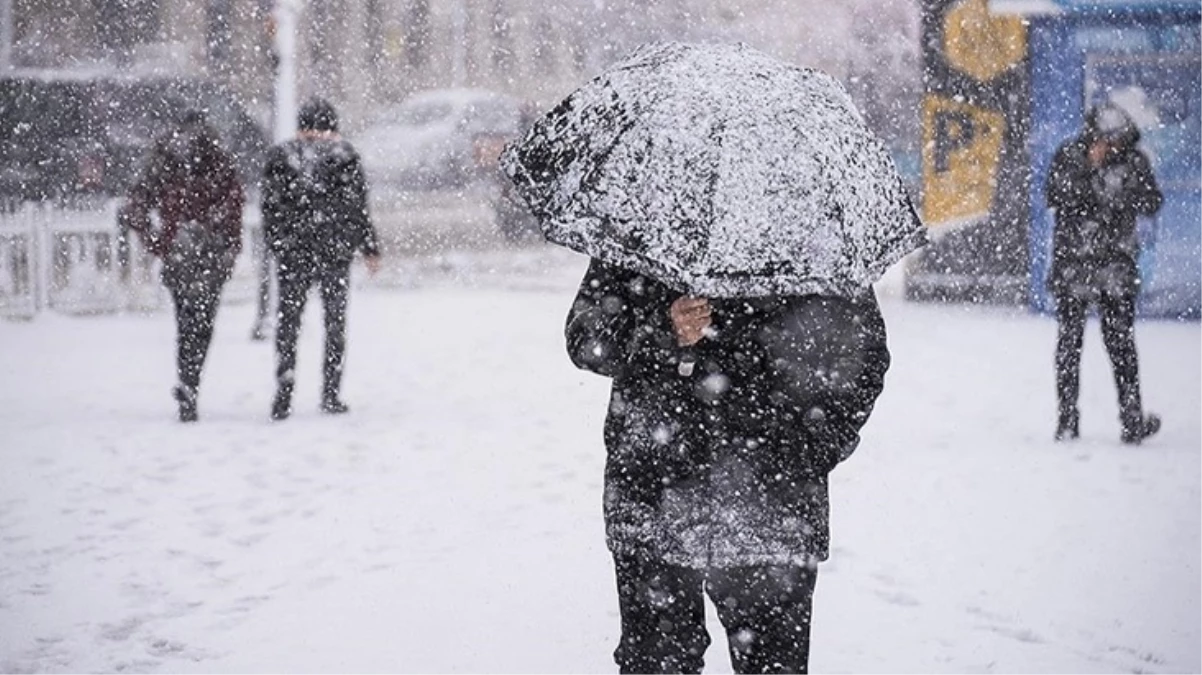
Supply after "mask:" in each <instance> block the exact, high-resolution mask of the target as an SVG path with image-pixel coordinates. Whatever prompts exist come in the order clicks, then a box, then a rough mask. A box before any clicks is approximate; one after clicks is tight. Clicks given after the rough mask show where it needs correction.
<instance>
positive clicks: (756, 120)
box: [501, 43, 926, 298]
mask: <svg viewBox="0 0 1202 675" xmlns="http://www.w3.org/2000/svg"><path fill="white" fill-rule="evenodd" d="M501 161H502V167H503V168H504V170H505V171H506V173H507V174H508V175H509V177H510V178H511V179H512V180H513V182H514V184H515V187H516V189H517V192H518V194H520V195H521V196H522V197H523V198H524V199H525V200H526V202H527V204H528V205H529V206H530V208H531V211H532V212H533V213H534V214H535V215H537V216H538V217H539V220H540V223H541V226H542V228H543V233H544V235H545V236H546V238H547V239H548V240H550V241H552V242H555V243H558V244H561V245H564V246H567V247H569V248H571V249H574V250H576V251H579V252H581V253H584V254H587V255H589V256H592V257H596V258H599V259H601V260H604V261H606V262H609V263H612V264H615V265H619V266H622V267H625V268H627V269H631V270H634V271H636V272H640V273H643V274H647V275H650V276H652V277H654V278H656V279H659V280H660V281H663V282H665V283H667V284H669V285H671V286H673V287H676V288H678V289H680V290H682V291H684V292H689V293H694V294H696V295H702V296H707V297H715V298H721V297H754V296H763V295H777V294H784V295H803V294H809V293H820V294H834V295H843V296H851V295H854V294H855V293H856V292H858V291H860V290H862V289H864V288H865V287H867V286H869V285H870V284H872V283H873V282H874V281H876V280H877V279H878V278H879V277H880V275H881V274H882V273H883V272H884V271H885V270H886V269H887V268H888V267H889V266H890V265H892V264H893V263H895V262H897V261H898V260H900V259H901V258H902V256H904V255H905V254H906V253H909V252H910V251H912V250H914V249H915V248H917V247H918V246H921V245H922V244H923V243H925V241H926V234H925V229H924V228H923V226H922V224H921V222H920V221H919V219H918V216H917V214H916V213H915V210H914V207H913V205H912V204H911V201H910V198H909V196H908V195H907V193H906V191H905V189H904V187H903V185H902V181H901V177H900V176H899V175H898V173H897V169H896V167H895V166H894V165H893V161H892V160H891V159H890V157H889V155H888V153H887V152H886V151H885V149H884V147H883V145H882V144H881V143H880V141H879V140H878V139H877V138H876V137H875V136H874V135H873V133H872V132H871V131H870V130H869V129H868V128H867V127H866V126H865V124H864V121H863V119H862V118H861V116H860V114H859V112H858V111H857V110H856V109H855V106H854V105H853V103H852V101H851V98H850V97H849V96H848V95H847V92H846V91H844V89H843V87H842V86H841V85H840V84H839V83H838V82H837V81H836V80H835V79H834V78H832V77H830V76H828V75H826V74H824V73H821V72H819V71H816V70H811V69H806V68H798V67H796V66H792V65H789V64H786V63H782V62H780V61H777V60H775V59H773V58H771V57H769V56H767V55H765V54H763V53H761V52H758V51H756V50H754V49H751V48H749V47H747V46H745V45H689V44H681V43H667V44H653V45H647V46H644V47H641V48H639V49H638V50H636V51H635V52H634V54H632V55H631V56H630V57H629V58H627V59H626V60H625V61H623V62H621V63H619V64H617V65H615V66H613V67H612V68H610V69H609V70H607V71H605V72H604V73H602V74H601V75H600V76H598V77H597V78H595V79H594V80H592V81H591V82H589V83H587V84H585V85H584V86H583V87H581V88H580V89H578V90H577V91H575V92H574V93H572V94H571V95H570V96H568V98H566V99H565V100H564V101H562V102H561V103H560V104H559V105H558V106H556V107H555V108H554V109H553V110H551V111H550V112H549V113H547V115H546V116H544V117H543V118H542V119H540V120H539V121H538V122H537V123H536V124H535V125H534V126H533V128H532V129H531V130H530V131H529V132H528V133H527V135H526V136H525V137H524V138H523V139H521V140H520V141H518V142H516V143H514V144H511V145H510V146H509V147H508V148H507V149H506V151H505V152H504V154H503V155H502V158H501Z"/></svg>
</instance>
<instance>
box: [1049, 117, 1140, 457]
mask: <svg viewBox="0 0 1202 675" xmlns="http://www.w3.org/2000/svg"><path fill="white" fill-rule="evenodd" d="M1139 136H1140V134H1139V129H1138V128H1137V127H1136V126H1135V124H1134V123H1133V122H1132V120H1131V119H1130V117H1128V116H1127V114H1126V113H1125V112H1123V110H1122V109H1121V108H1118V107H1117V106H1114V105H1112V104H1105V105H1101V106H1098V107H1095V108H1093V109H1091V110H1090V111H1089V112H1088V113H1087V115H1086V118H1085V128H1084V129H1083V130H1082V132H1081V134H1080V135H1079V136H1077V137H1076V138H1074V139H1071V140H1069V141H1067V142H1066V143H1064V144H1063V145H1062V146H1060V148H1059V149H1058V150H1057V151H1056V155H1055V157H1054V159H1053V160H1052V167H1051V170H1050V172H1049V174H1048V179H1047V183H1046V185H1045V186H1044V190H1045V195H1046V199H1047V204H1048V207H1049V208H1051V209H1054V210H1055V212H1056V231H1055V235H1054V237H1053V247H1052V269H1051V274H1050V276H1049V279H1048V283H1049V290H1050V291H1051V293H1052V296H1053V297H1054V298H1055V301H1056V318H1057V320H1058V322H1059V336H1058V338H1057V341H1056V392H1057V395H1058V398H1059V402H1060V410H1059V421H1058V422H1057V425H1056V434H1055V438H1056V440H1065V439H1072V438H1077V436H1078V435H1079V433H1080V413H1079V411H1078V409H1077V397H1078V394H1079V391H1080V379H1081V348H1082V342H1083V338H1084V334H1085V320H1086V316H1087V314H1088V312H1089V309H1090V308H1091V307H1097V308H1098V310H1099V312H1100V313H1101V318H1102V341H1103V342H1104V343H1105V345H1106V351H1107V352H1108V353H1109V354H1110V362H1111V365H1112V366H1113V369H1114V382H1115V385H1116V387H1117V389H1118V401H1119V420H1120V422H1121V423H1122V435H1121V439H1122V441H1123V442H1124V443H1140V442H1141V441H1143V440H1144V439H1145V438H1147V437H1149V436H1151V435H1153V434H1155V433H1156V432H1157V431H1159V430H1160V418H1159V417H1157V416H1156V415H1154V414H1145V412H1144V409H1143V402H1142V398H1141V396H1140V385H1139V359H1138V356H1137V355H1136V351H1135V300H1136V296H1137V295H1138V294H1139V267H1138V261H1139V248H1140V246H1139V239H1138V236H1137V232H1136V216H1140V215H1143V216H1151V215H1153V214H1155V213H1156V212H1157V211H1158V210H1159V209H1160V204H1161V202H1162V200H1163V198H1162V195H1161V193H1160V190H1159V188H1157V186H1156V179H1155V177H1154V176H1153V175H1152V168H1151V165H1150V164H1149V162H1148V158H1147V157H1146V156H1145V155H1144V153H1143V152H1141V151H1140V150H1139V149H1138V148H1137V147H1136V145H1137V143H1138V142H1139Z"/></svg>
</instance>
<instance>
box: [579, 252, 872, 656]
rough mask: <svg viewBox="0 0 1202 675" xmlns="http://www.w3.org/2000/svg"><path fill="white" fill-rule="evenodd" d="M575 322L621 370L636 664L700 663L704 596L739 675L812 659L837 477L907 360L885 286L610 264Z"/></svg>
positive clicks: (611, 464)
mask: <svg viewBox="0 0 1202 675" xmlns="http://www.w3.org/2000/svg"><path fill="white" fill-rule="evenodd" d="M565 335H566V340H567V348H568V353H569V355H570V356H571V359H572V361H573V362H574V363H575V364H576V366H577V367H579V368H583V369H586V370H590V371H592V372H595V373H599V374H601V375H604V376H607V377H611V378H613V387H612V393H611V397H610V404H609V413H608V416H607V417H606V420H605V444H606V448H607V456H608V457H607V463H606V469H605V497H604V510H605V524H606V533H607V539H608V544H609V548H610V550H611V552H612V554H613V558H614V566H615V569H616V573H617V583H618V601H619V610H620V613H621V622H622V636H621V642H620V644H619V646H618V648H617V650H616V651H615V653H614V657H615V660H616V661H617V663H618V665H619V667H620V670H621V672H623V673H673V672H676V673H696V672H700V671H701V668H702V665H703V662H702V656H703V654H704V652H705V650H706V647H707V646H708V645H709V642H710V639H709V636H708V634H707V632H706V628H705V609H704V599H703V597H704V596H703V594H704V593H708V594H709V596H710V598H711V599H712V600H713V602H714V605H715V606H716V607H717V610H718V616H719V618H720V619H721V621H722V624H723V626H724V628H725V630H726V633H727V636H728V639H729V644H730V655H731V662H732V663H733V665H734V668H735V672H739V673H757V672H794V673H804V672H806V670H807V667H808V660H809V635H810V617H811V607H812V600H813V593H814V583H815V580H816V577H817V563H818V562H819V561H822V560H825V559H826V558H827V555H828V542H829V531H828V523H829V519H828V510H829V497H828V482H827V476H828V474H829V473H830V471H831V470H832V469H833V468H834V467H835V466H836V465H837V464H838V463H839V462H841V461H843V460H845V459H847V457H848V456H850V455H851V453H852V451H853V450H855V448H856V446H857V445H858V443H859V430H860V428H861V427H862V426H863V425H864V423H865V422H866V421H867V419H868V416H869V413H870V412H871V410H872V408H873V405H874V402H875V400H876V398H877V396H878V395H879V394H880V392H881V389H882V387H883V383H884V375H885V372H886V370H887V369H888V367H889V361H890V357H889V351H888V349H887V346H886V342H885V326H884V321H883V319H882V317H881V314H880V311H879V308H878V306H877V303H876V299H875V297H874V295H873V294H872V291H871V289H868V290H867V291H866V292H865V293H864V294H863V295H862V296H861V297H859V298H858V299H855V300H845V299H839V298H833V297H823V296H804V297H797V296H794V297H789V296H775V297H772V296H770V297H765V298H756V299H746V300H709V299H706V298H700V297H691V296H682V295H681V294H680V293H679V292H674V291H672V290H671V289H670V288H669V287H668V286H666V285H664V284H662V283H660V282H658V281H656V280H654V279H651V278H649V277H646V276H643V275H640V274H636V273H633V272H630V271H627V270H624V269H622V268H619V267H615V266H613V265H609V264H606V263H602V262H600V261H597V260H593V262H592V264H591V265H590V266H589V269H588V271H587V273H586V275H585V277H584V280H583V282H582V283H581V285H580V289H579V292H578V293H577V296H576V299H575V302H574V303H573V306H572V309H571V311H570V313H569V316H568V319H567V326H566V330H565ZM836 352H838V354H836ZM684 354H688V356H687V357H686V356H684ZM807 359H817V360H818V361H824V360H825V361H830V363H828V364H827V365H824V366H819V365H814V364H807V363H806V361H807ZM836 372H838V373H841V376H842V378H843V379H842V381H841V383H833V382H831V381H830V380H829V379H827V376H829V375H832V374H834V373H836ZM824 382H825V384H824Z"/></svg>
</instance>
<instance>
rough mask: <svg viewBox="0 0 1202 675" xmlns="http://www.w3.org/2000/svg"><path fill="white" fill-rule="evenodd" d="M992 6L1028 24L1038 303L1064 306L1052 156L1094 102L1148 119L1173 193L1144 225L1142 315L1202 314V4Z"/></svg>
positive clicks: (1000, 0) (1005, 1) (1034, 297)
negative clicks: (1051, 193) (1055, 274)
mask: <svg viewBox="0 0 1202 675" xmlns="http://www.w3.org/2000/svg"><path fill="white" fill-rule="evenodd" d="M990 11H991V12H992V13H994V14H1016V13H1017V14H1019V15H1021V16H1022V17H1023V19H1024V22H1025V23H1026V24H1027V27H1028V31H1027V41H1028V50H1029V51H1028V58H1029V61H1028V63H1029V73H1030V92H1031V96H1030V127H1029V129H1030V131H1029V136H1028V140H1027V151H1028V153H1029V161H1030V167H1031V174H1030V175H1031V186H1030V191H1029V202H1030V238H1029V242H1030V251H1029V255H1030V274H1029V277H1028V278H1029V279H1030V296H1031V303H1032V306H1033V307H1034V308H1035V309H1036V310H1039V311H1043V312H1049V311H1052V309H1053V307H1052V300H1051V298H1050V297H1049V295H1048V293H1047V289H1046V288H1045V284H1044V280H1045V279H1046V278H1047V273H1048V267H1049V264H1050V262H1051V238H1052V229H1053V226H1054V222H1053V214H1052V213H1051V212H1050V211H1049V210H1048V208H1047V206H1046V205H1045V203H1044V198H1043V184H1044V181H1045V180H1046V178H1047V174H1048V168H1049V165H1050V164H1051V160H1052V155H1053V153H1054V152H1055V151H1056V148H1057V147H1058V146H1059V144H1060V143H1061V142H1063V141H1064V140H1065V139H1067V138H1069V137H1071V136H1074V135H1076V134H1078V133H1079V132H1080V130H1081V126H1082V121H1083V118H1084V114H1085V111H1086V110H1087V109H1088V108H1090V107H1091V106H1093V105H1095V104H1098V103H1101V102H1104V101H1107V100H1109V101H1113V102H1115V103H1116V104H1118V105H1119V106H1121V107H1123V108H1124V109H1125V110H1126V111H1127V112H1128V113H1129V114H1130V115H1131V116H1132V118H1133V119H1134V120H1135V122H1136V123H1137V124H1138V125H1139V127H1140V131H1141V134H1142V140H1141V142H1140V145H1141V147H1142V148H1143V150H1144V151H1145V153H1146V154H1147V155H1148V156H1149V158H1150V159H1151V161H1152V168H1153V171H1154V172H1155V174H1156V178H1157V181H1158V183H1159V184H1160V187H1161V189H1162V190H1163V192H1164V195H1165V202H1164V206H1163V207H1162V208H1161V211H1160V213H1158V214H1157V215H1156V216H1155V217H1154V218H1150V219H1146V220H1141V222H1140V225H1139V227H1140V235H1141V241H1142V242H1143V249H1142V255H1141V258H1140V261H1139V265H1140V275H1141V280H1142V286H1141V295H1140V299H1139V305H1138V307H1139V313H1140V314H1141V315H1142V316H1147V317H1173V318H1191V319H1197V318H1199V317H1200V316H1202V162H1200V157H1202V134H1200V128H1202V113H1200V104H1199V99H1200V96H1199V93H1200V91H1202V86H1200V83H1199V79H1200V74H1202V63H1200V59H1199V53H1200V44H1202V41H1200V39H1199V25H1200V24H1202V3H1199V2H1197V1H1193V2H1183V1H1180V0H992V1H991V2H990Z"/></svg>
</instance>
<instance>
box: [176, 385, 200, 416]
mask: <svg viewBox="0 0 1202 675" xmlns="http://www.w3.org/2000/svg"><path fill="white" fill-rule="evenodd" d="M171 395H172V396H173V397H174V398H175V401H176V403H178V404H179V421H181V422H195V421H196V420H197V419H198V418H199V414H198V413H197V411H196V390H195V389H189V388H188V387H185V386H184V385H182V384H177V385H175V388H174V389H172V390H171Z"/></svg>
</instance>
